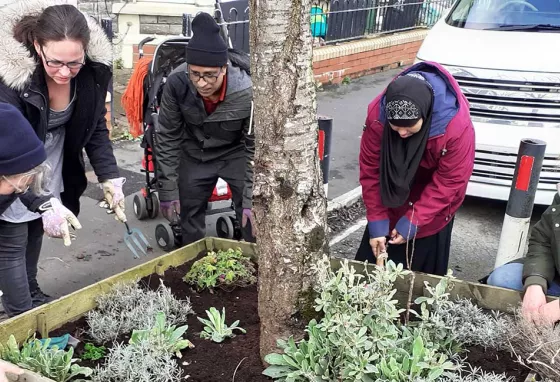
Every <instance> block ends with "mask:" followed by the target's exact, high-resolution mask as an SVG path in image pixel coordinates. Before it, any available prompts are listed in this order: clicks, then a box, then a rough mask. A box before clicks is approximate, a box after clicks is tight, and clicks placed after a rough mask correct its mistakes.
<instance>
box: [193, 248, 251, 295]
mask: <svg viewBox="0 0 560 382" xmlns="http://www.w3.org/2000/svg"><path fill="white" fill-rule="evenodd" d="M183 280H184V281H185V282H187V283H189V284H191V285H195V286H197V287H198V289H199V290H202V289H204V288H209V289H212V288H214V287H216V286H218V287H223V286H234V287H235V286H247V285H251V284H254V283H255V282H256V281H257V278H256V277H255V267H254V265H253V263H252V262H251V259H250V258H249V257H247V256H244V255H243V252H241V249H239V248H238V249H235V250H234V249H231V248H230V249H228V250H227V251H218V252H217V253H216V252H209V253H208V255H207V256H205V257H204V258H202V259H200V260H198V261H197V262H195V263H194V264H193V266H192V268H191V270H190V271H189V273H187V275H186V276H185V277H184V278H183Z"/></svg>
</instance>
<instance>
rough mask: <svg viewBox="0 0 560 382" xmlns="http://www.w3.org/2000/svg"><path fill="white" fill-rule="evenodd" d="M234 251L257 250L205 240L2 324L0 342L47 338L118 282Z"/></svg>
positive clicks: (253, 254) (253, 253)
mask: <svg viewBox="0 0 560 382" xmlns="http://www.w3.org/2000/svg"><path fill="white" fill-rule="evenodd" d="M236 247H240V248H241V250H242V251H243V253H244V254H246V255H247V256H250V257H252V258H253V259H255V260H256V247H255V246H254V245H252V244H249V243H244V242H237V241H232V240H222V239H214V238H205V239H202V240H199V241H197V242H195V243H193V244H191V245H188V246H186V247H183V248H180V249H177V250H175V251H173V252H170V253H168V254H165V255H162V256H159V257H157V258H155V259H153V260H150V261H147V262H146V263H144V264H140V265H137V266H136V267H133V268H131V269H128V270H126V271H124V272H121V273H118V274H116V275H114V276H111V277H109V278H106V279H104V280H101V281H99V282H97V283H95V284H92V285H89V286H87V287H85V288H82V289H79V290H77V291H75V292H73V293H71V294H69V295H66V296H63V297H61V298H59V299H57V300H55V301H53V302H51V303H49V304H46V305H43V306H40V307H38V308H35V309H33V310H30V311H28V312H25V313H23V314H20V315H19V316H16V317H13V318H11V319H8V320H6V321H4V322H1V323H0V342H1V343H6V342H7V341H8V338H9V337H10V334H13V335H14V336H15V338H16V341H18V343H21V342H23V341H25V339H27V337H28V336H29V334H33V333H34V332H38V333H39V334H40V335H41V337H42V338H46V337H48V333H49V332H50V331H52V330H54V329H57V328H59V327H61V326H62V325H64V324H66V323H67V322H70V321H75V320H77V319H78V318H80V317H82V316H83V315H84V314H85V313H87V312H88V311H90V310H92V309H94V308H95V306H96V304H95V298H96V297H97V296H99V295H100V294H102V293H107V292H108V291H110V290H111V288H112V286H113V285H115V284H117V283H119V282H124V281H131V280H136V279H140V278H142V277H145V276H148V275H150V274H152V273H154V272H155V273H157V274H160V275H163V273H164V272H165V271H166V270H167V269H168V268H170V267H176V266H179V265H182V264H184V263H186V262H188V261H190V260H192V259H194V258H195V257H196V256H197V255H198V254H199V253H200V252H202V251H205V250H213V249H216V250H219V249H228V248H236Z"/></svg>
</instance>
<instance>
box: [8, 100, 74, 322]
mask: <svg viewBox="0 0 560 382" xmlns="http://www.w3.org/2000/svg"><path fill="white" fill-rule="evenodd" d="M0 137H2V138H1V139H0V214H2V213H3V212H4V211H5V210H6V209H7V208H8V207H10V206H11V205H12V203H13V202H14V201H15V200H16V199H19V200H20V201H21V202H22V203H23V204H24V205H25V206H26V207H27V208H28V210H29V211H31V212H36V213H40V214H41V217H42V219H41V220H40V223H41V225H42V227H43V229H44V232H45V233H46V234H47V235H48V236H51V237H58V238H63V239H64V241H65V244H66V245H70V226H72V227H74V228H76V229H79V228H81V226H80V223H79V221H78V219H77V218H76V216H74V214H72V212H70V211H69V210H68V209H67V208H65V207H64V206H62V203H61V202H60V201H59V200H58V199H56V198H53V197H52V195H50V194H47V193H46V192H45V191H44V188H43V185H44V183H45V182H44V181H45V176H46V174H47V172H48V168H47V167H46V166H45V165H44V162H45V161H46V159H47V153H46V151H45V146H44V144H43V142H41V140H40V139H39V138H38V137H37V134H36V133H35V131H34V130H33V127H31V124H30V123H29V122H28V121H27V119H25V117H24V116H23V115H22V114H21V112H20V111H19V110H18V109H17V108H15V107H14V106H12V105H10V104H7V103H0ZM17 229H18V224H15V223H10V222H7V221H4V220H0V292H1V293H0V294H1V295H2V304H3V305H4V310H5V312H6V313H7V314H8V316H10V317H12V316H15V315H17V314H19V313H22V312H24V311H26V310H29V309H31V308H33V307H35V306H38V305H40V304H39V303H36V304H33V298H32V297H33V296H32V294H31V292H30V290H31V289H30V288H31V286H33V285H35V284H36V283H37V280H36V277H37V261H36V260H37V259H35V258H33V259H32V258H29V255H28V254H29V253H30V252H22V251H18V250H17V247H18V243H17V241H18V240H20V238H19V237H18V235H14V230H17Z"/></svg>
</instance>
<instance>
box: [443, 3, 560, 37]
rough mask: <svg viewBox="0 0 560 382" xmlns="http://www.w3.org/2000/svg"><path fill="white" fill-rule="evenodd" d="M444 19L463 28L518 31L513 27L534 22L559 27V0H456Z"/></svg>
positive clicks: (551, 27)
mask: <svg viewBox="0 0 560 382" xmlns="http://www.w3.org/2000/svg"><path fill="white" fill-rule="evenodd" d="M446 22H447V24H449V25H451V26H454V27H457V28H465V29H503V30H519V29H522V28H519V29H517V28H516V27H524V26H525V27H527V26H535V25H541V26H547V27H548V30H553V29H554V28H555V27H558V28H559V29H560V0H458V1H457V3H456V4H455V6H454V7H453V9H452V10H451V12H449V15H448V16H447V19H446ZM535 30H539V29H535ZM542 30H547V29H546V28H543V29H542Z"/></svg>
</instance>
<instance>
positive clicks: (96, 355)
mask: <svg viewBox="0 0 560 382" xmlns="http://www.w3.org/2000/svg"><path fill="white" fill-rule="evenodd" d="M106 350H107V349H105V346H95V345H94V344H92V343H87V344H85V345H84V354H82V357H81V358H82V360H91V361H97V360H99V359H101V358H103V357H104V356H105V351H106Z"/></svg>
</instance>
